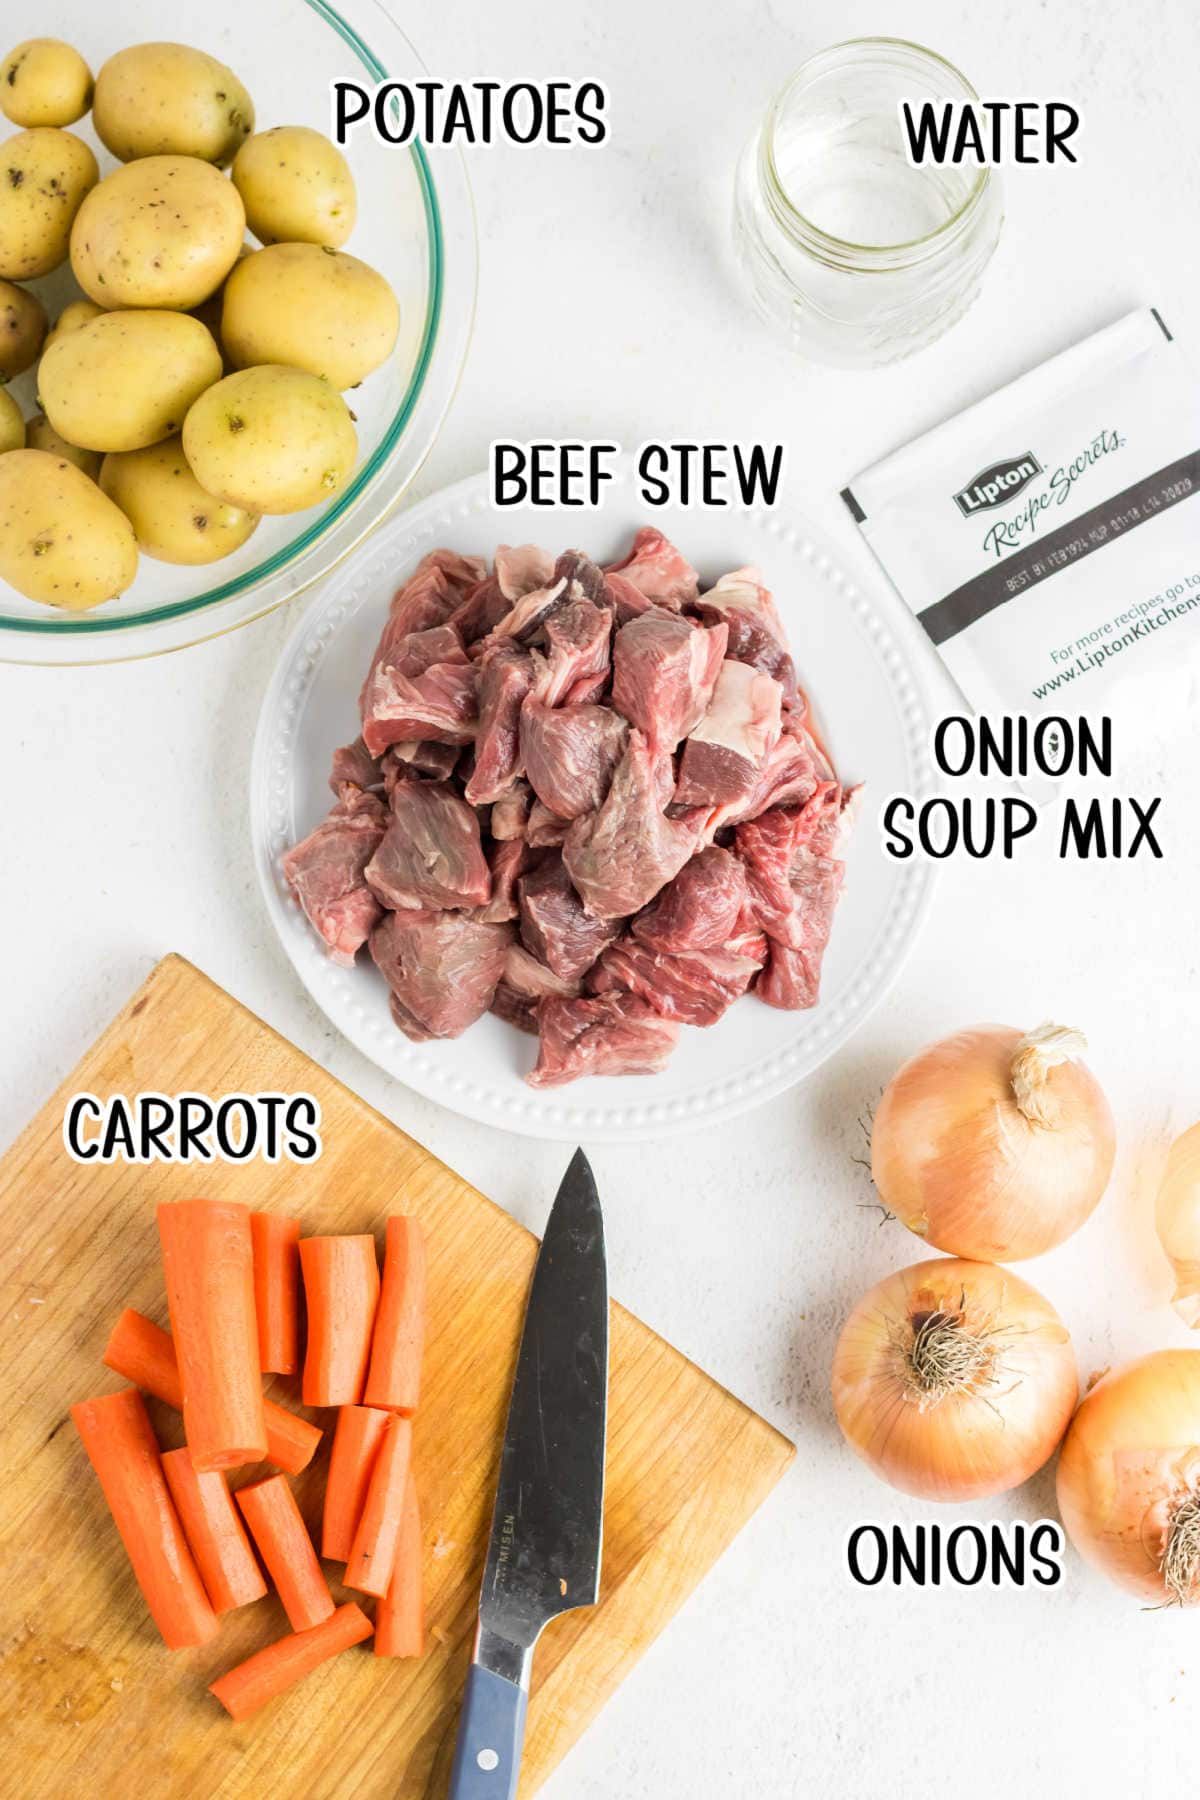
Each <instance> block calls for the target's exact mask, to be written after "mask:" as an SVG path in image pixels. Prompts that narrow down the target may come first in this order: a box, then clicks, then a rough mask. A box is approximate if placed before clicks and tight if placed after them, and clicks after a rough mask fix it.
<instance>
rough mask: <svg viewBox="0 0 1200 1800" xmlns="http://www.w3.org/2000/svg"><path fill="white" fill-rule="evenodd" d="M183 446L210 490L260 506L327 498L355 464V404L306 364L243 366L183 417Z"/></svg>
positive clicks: (297, 505) (284, 506)
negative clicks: (307, 369)
mask: <svg viewBox="0 0 1200 1800" xmlns="http://www.w3.org/2000/svg"><path fill="white" fill-rule="evenodd" d="M183 450H184V455H185V456H186V457H187V459H188V462H189V463H190V464H191V468H192V473H193V474H194V475H195V477H196V480H197V481H198V482H199V483H200V486H201V487H202V488H204V489H205V491H206V492H207V493H210V494H216V495H218V497H219V498H220V499H222V500H228V501H229V503H230V505H231V506H240V507H243V508H244V509H245V510H246V511H247V512H255V513H291V512H301V511H303V509H304V508H305V507H306V506H316V505H318V504H319V502H320V501H322V500H329V499H331V498H332V497H333V495H334V494H336V493H337V491H338V489H339V488H341V487H342V486H343V485H344V484H345V482H346V479H347V477H348V476H349V474H350V471H351V470H352V469H353V467H354V459H355V456H356V455H357V453H358V438H357V435H356V433H355V430H354V422H353V420H352V419H351V417H350V409H349V407H348V406H347V405H346V402H345V401H344V400H343V399H342V396H341V395H340V394H338V393H335V391H334V390H333V388H331V387H330V385H329V383H328V382H327V381H322V380H321V379H320V377H319V376H317V375H309V374H307V373H306V372H305V371H304V370H302V369H285V368H279V367H272V366H268V367H266V368H258V369H242V370H241V371H240V372H239V373H238V374H236V375H227V376H226V377H225V379H224V381H218V382H217V384H216V386H215V387H211V388H209V389H208V390H207V392H206V393H203V394H201V396H200V398H199V400H197V402H196V404H195V405H194V406H193V407H192V409H191V411H190V412H189V413H188V416H187V418H186V419H185V420H184V422H183Z"/></svg>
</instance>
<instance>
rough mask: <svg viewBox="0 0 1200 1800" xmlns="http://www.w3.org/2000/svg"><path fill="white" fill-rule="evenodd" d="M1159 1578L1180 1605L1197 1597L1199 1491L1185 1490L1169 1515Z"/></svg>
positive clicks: (1199, 1582) (1199, 1586)
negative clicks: (1185, 1492)
mask: <svg viewBox="0 0 1200 1800" xmlns="http://www.w3.org/2000/svg"><path fill="white" fill-rule="evenodd" d="M1162 1578H1163V1580H1164V1581H1165V1582H1166V1584H1167V1587H1168V1588H1169V1589H1170V1591H1171V1593H1172V1594H1173V1595H1174V1597H1175V1599H1176V1601H1177V1602H1178V1603H1179V1605H1180V1606H1186V1605H1188V1603H1189V1602H1190V1601H1195V1600H1196V1599H1197V1598H1200V1593H1198V1591H1197V1590H1198V1589H1200V1494H1195V1493H1193V1494H1188V1495H1187V1496H1186V1498H1185V1499H1183V1500H1181V1501H1180V1503H1179V1505H1178V1506H1177V1507H1176V1508H1175V1510H1174V1512H1173V1513H1172V1515H1171V1523H1170V1527H1169V1529H1168V1531H1167V1543H1166V1548H1165V1549H1164V1551H1163V1557H1162Z"/></svg>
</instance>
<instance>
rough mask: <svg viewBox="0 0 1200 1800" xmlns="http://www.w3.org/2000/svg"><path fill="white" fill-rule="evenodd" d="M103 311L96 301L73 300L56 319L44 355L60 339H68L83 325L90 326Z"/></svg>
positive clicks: (43, 348)
mask: <svg viewBox="0 0 1200 1800" xmlns="http://www.w3.org/2000/svg"><path fill="white" fill-rule="evenodd" d="M103 311H104V308H103V307H102V306H97V305H96V302H95V301H94V300H72V301H71V304H70V305H69V306H64V307H63V309H62V311H61V312H60V313H59V315H58V317H57V319H55V321H54V329H53V331H51V332H50V334H49V336H48V337H47V339H46V341H45V343H44V344H43V345H42V355H43V356H45V354H46V352H47V350H48V349H49V348H50V346H51V344H56V343H57V342H58V340H59V338H60V337H66V336H67V335H68V333H69V332H72V331H78V330H79V327H80V326H81V325H90V324H91V322H92V320H93V319H98V318H99V317H100V314H101V313H102V312H103Z"/></svg>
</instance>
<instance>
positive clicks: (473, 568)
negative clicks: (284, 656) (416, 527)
mask: <svg viewBox="0 0 1200 1800" xmlns="http://www.w3.org/2000/svg"><path fill="white" fill-rule="evenodd" d="M486 574H487V564H486V563H485V562H484V561H483V559H482V558H481V557H478V556H459V555H457V553H456V552H455V551H453V550H431V551H430V552H429V555H428V556H423V557H422V558H421V561H420V562H419V563H418V564H417V566H416V569H415V570H414V572H413V574H412V575H411V577H410V578H409V580H408V581H406V582H405V584H404V586H403V587H402V588H400V589H398V590H397V592H396V594H395V596H394V598H393V600H392V604H391V607H390V608H389V611H388V618H387V623H386V625H385V626H384V628H383V636H382V637H381V638H380V640H379V643H378V645H377V646H376V650H375V655H374V656H373V657H372V659H371V667H370V669H369V670H368V672H367V679H366V680H365V681H364V683H363V687H362V693H361V695H360V696H359V706H360V709H361V710H363V711H364V712H365V709H366V696H367V690H368V688H369V687H370V685H371V680H372V677H373V676H374V674H375V671H376V669H378V668H380V667H381V666H382V665H383V664H384V663H388V662H391V661H392V660H393V659H394V655H395V652H396V649H397V647H398V646H399V645H400V644H402V643H403V641H404V639H405V638H406V637H409V636H410V635H411V634H412V633H413V632H414V631H427V630H428V629H429V627H430V626H431V625H442V624H444V623H445V621H446V620H447V619H448V618H449V617H450V614H451V613H452V612H453V611H454V610H455V608H456V607H458V606H459V605H461V603H462V600H463V598H464V596H465V595H466V594H467V593H469V592H470V591H471V589H473V588H475V587H477V586H478V584H479V583H480V582H481V581H482V580H483V578H484V576H485V575H486Z"/></svg>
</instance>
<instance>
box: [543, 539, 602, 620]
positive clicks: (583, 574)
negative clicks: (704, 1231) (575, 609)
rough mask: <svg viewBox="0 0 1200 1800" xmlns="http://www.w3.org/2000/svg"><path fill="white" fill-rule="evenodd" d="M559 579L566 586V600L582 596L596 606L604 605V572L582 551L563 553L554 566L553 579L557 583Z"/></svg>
mask: <svg viewBox="0 0 1200 1800" xmlns="http://www.w3.org/2000/svg"><path fill="white" fill-rule="evenodd" d="M560 577H561V578H562V579H563V580H564V581H565V582H566V584H567V594H568V598H570V599H572V600H577V599H579V598H580V597H581V596H582V598H584V599H586V600H591V601H592V602H593V603H594V604H595V605H597V606H603V605H604V604H605V601H606V595H607V588H606V585H605V580H604V570H603V569H601V568H600V567H599V566H598V565H597V564H596V563H594V562H593V561H592V559H591V557H590V556H586V555H585V554H584V552H583V551H582V550H564V551H563V553H562V555H561V556H560V557H559V559H558V561H557V562H556V563H555V565H554V579H555V580H556V581H557V580H558V579H559V578H560Z"/></svg>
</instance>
